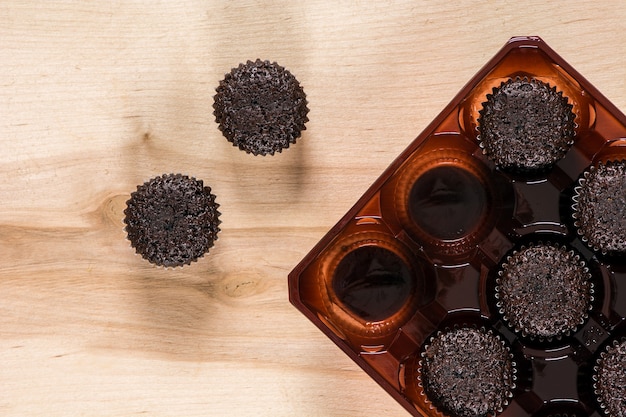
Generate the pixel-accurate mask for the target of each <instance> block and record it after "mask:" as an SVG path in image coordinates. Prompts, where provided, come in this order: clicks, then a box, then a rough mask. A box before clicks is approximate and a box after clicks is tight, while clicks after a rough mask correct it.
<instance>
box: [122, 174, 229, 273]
mask: <svg viewBox="0 0 626 417" xmlns="http://www.w3.org/2000/svg"><path fill="white" fill-rule="evenodd" d="M215 199H216V197H215V195H214V194H212V193H211V188H210V187H208V186H204V184H203V181H202V180H196V179H195V178H193V177H189V176H187V175H182V174H163V175H162V176H160V177H155V178H152V179H151V180H149V181H146V182H145V183H144V184H142V185H139V186H137V190H136V191H134V192H132V193H131V195H130V198H129V199H128V200H127V201H126V209H124V215H125V217H124V223H125V224H126V226H125V227H124V230H125V231H126V232H127V237H128V240H129V241H130V245H131V247H133V248H134V249H135V253H136V254H137V255H140V256H141V257H142V258H143V259H145V260H147V261H148V262H150V263H152V264H153V265H156V266H158V267H163V268H166V269H169V268H176V267H181V266H184V265H190V264H191V263H192V262H196V261H198V260H199V259H200V258H202V257H203V256H204V255H206V253H208V251H209V250H210V249H211V248H212V247H213V246H214V243H215V241H216V240H217V239H218V234H219V232H220V228H219V225H220V224H221V220H220V219H219V216H220V215H221V213H220V212H219V211H218V210H217V209H218V208H219V204H218V203H216V202H215ZM177 206H184V207H189V208H190V210H187V209H185V210H184V211H185V212H187V211H192V212H199V213H202V216H203V218H201V219H200V218H189V213H180V212H175V211H173V209H174V207H177ZM180 221H185V222H187V223H188V226H193V228H194V230H195V231H198V229H201V233H202V236H189V234H188V233H189V230H182V229H181V230H176V223H178V222H180ZM157 222H162V223H164V224H163V225H162V227H161V225H158V224H156V223H157ZM168 222H170V223H172V225H171V227H172V229H173V230H172V231H170V232H166V231H165V228H167V227H169V226H167V225H165V223H168ZM172 233H173V234H174V235H175V237H176V239H172V235H171V234H172ZM184 240H187V241H188V242H187V241H184Z"/></svg>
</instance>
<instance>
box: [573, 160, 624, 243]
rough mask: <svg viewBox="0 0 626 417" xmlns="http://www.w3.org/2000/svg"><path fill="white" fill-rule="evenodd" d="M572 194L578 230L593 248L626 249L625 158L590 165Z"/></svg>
mask: <svg viewBox="0 0 626 417" xmlns="http://www.w3.org/2000/svg"><path fill="white" fill-rule="evenodd" d="M579 184H580V186H579V187H576V195H575V196H574V205H573V209H574V213H573V216H574V219H575V222H574V224H575V226H576V228H577V229H578V234H580V235H581V237H582V240H583V241H584V242H586V243H587V245H589V247H591V248H592V249H593V250H595V251H598V252H602V253H603V254H606V253H624V252H626V161H624V160H622V161H610V162H606V163H600V164H598V165H597V166H591V167H590V168H589V169H588V170H587V171H586V172H585V173H584V174H583V176H582V177H581V179H580V180H579Z"/></svg>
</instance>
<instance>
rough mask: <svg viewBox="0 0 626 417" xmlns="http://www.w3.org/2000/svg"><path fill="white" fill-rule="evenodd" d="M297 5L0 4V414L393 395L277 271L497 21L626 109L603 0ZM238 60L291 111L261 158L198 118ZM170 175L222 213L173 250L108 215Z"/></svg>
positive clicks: (425, 117)
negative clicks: (275, 69) (303, 123)
mask: <svg viewBox="0 0 626 417" xmlns="http://www.w3.org/2000/svg"><path fill="white" fill-rule="evenodd" d="M296 3H298V2H292V1H273V2H260V1H251V0H248V1H236V2H226V1H224V2H219V1H192V0H188V1H180V2H173V1H172V2H144V1H128V2H117V1H116V2H73V1H61V2H56V4H54V5H53V3H52V2H28V1H5V2H3V3H2V5H0V41H1V43H0V45H1V47H0V141H1V142H0V143H1V148H0V149H1V152H0V176H1V178H2V185H1V186H0V256H1V259H2V262H1V264H0V415H2V416H81V415H85V416H132V415H148V416H255V417H256V416H272V417H275V416H325V417H326V416H350V417H354V416H383V415H384V416H407V415H408V413H407V412H406V411H404V409H402V408H401V407H400V406H399V405H398V404H396V403H395V401H394V400H392V399H391V397H389V396H388V395H387V394H386V393H385V392H384V391H383V390H382V389H381V388H380V387H378V386H377V385H376V384H375V383H374V382H373V381H372V380H370V378H369V377H367V376H366V374H365V373H364V372H362V371H361V370H360V369H359V368H358V367H357V366H356V365H355V364H354V363H352V362H351V361H350V360H349V359H348V358H347V357H346V356H345V355H344V354H343V353H341V351H340V350H339V349H338V348H337V347H336V346H335V345H333V344H332V342H330V341H329V340H328V339H327V338H326V337H325V336H324V335H323V334H322V333H321V332H319V331H318V330H317V329H316V328H315V327H314V326H313V325H312V324H311V323H310V322H308V321H307V320H306V319H305V318H304V316H302V315H301V314H299V313H298V311H296V310H295V308H293V307H292V306H291V305H290V304H289V302H288V298H287V274H288V273H289V272H290V270H291V269H292V268H293V267H294V266H295V265H296V264H297V263H298V262H299V261H300V260H301V259H302V258H303V257H304V255H305V254H306V253H307V252H308V251H309V250H310V249H311V248H312V247H313V245H314V244H315V243H316V242H317V241H318V240H319V239H320V238H321V237H322V236H323V235H324V234H325V233H326V231H327V230H328V229H329V228H330V227H331V226H332V225H333V224H334V223H335V222H336V221H337V220H338V219H339V218H340V217H341V216H342V215H343V214H344V213H345V212H346V211H347V210H348V209H349V208H350V207H351V206H352V204H353V203H354V202H355V201H356V200H357V198H358V197H359V196H360V195H361V194H362V193H363V192H364V191H365V190H366V189H367V187H368V186H369V185H370V184H371V183H372V182H373V181H374V180H375V179H376V178H377V176H378V175H379V174H380V173H381V172H382V171H383V170H384V168H386V167H387V165H389V163H390V162H391V161H392V160H393V159H394V158H395V157H396V156H397V155H398V154H399V153H400V152H401V151H402V150H403V149H404V148H405V147H406V146H407V145H408V144H409V142H410V141H411V140H412V139H413V138H414V137H415V136H417V134H419V132H420V131H421V130H422V129H423V128H424V127H425V126H426V125H427V124H428V122H429V121H430V120H431V119H433V118H434V117H435V116H436V115H437V114H438V113H439V112H440V111H441V110H442V109H443V107H444V106H445V105H446V104H447V103H448V102H449V101H450V100H451V99H452V97H453V96H454V95H455V94H456V93H457V92H458V90H459V89H460V88H461V87H462V86H463V85H464V84H465V83H466V81H468V80H469V78H470V77H471V76H472V75H473V74H474V73H475V72H476V71H478V69H480V68H481V67H482V65H483V64H484V63H486V62H487V60H489V59H490V58H491V57H492V56H493V55H494V54H495V53H496V52H497V51H498V50H499V49H500V47H501V46H502V45H503V44H504V43H505V42H506V41H507V40H508V39H509V38H510V37H511V36H514V35H539V36H541V37H542V38H543V39H544V40H545V41H546V42H547V43H548V44H549V45H550V46H551V47H552V48H554V49H555V50H556V51H557V52H558V53H559V54H561V55H562V56H563V57H564V58H565V59H566V60H567V61H568V62H569V63H571V64H572V65H573V66H574V67H575V68H576V69H577V70H578V71H579V72H581V73H582V74H583V75H584V76H585V77H586V78H587V79H589V80H590V81H591V82H592V83H593V84H594V85H595V86H596V87H598V89H599V90H600V91H602V92H603V93H604V94H605V95H606V96H607V97H608V98H609V99H610V100H611V101H613V102H614V103H615V104H616V105H617V106H618V107H619V108H621V109H626V82H625V81H624V80H626V30H624V29H625V26H626V23H624V22H626V8H623V7H622V6H623V5H622V2H620V1H604V2H601V3H600V2H598V3H597V4H592V2H588V3H589V5H585V4H583V3H584V2H569V1H568V2H565V1H561V2H546V1H544V0H529V1H527V2H524V3H523V4H519V3H518V2H512V1H511V2H499V1H486V2H475V1H460V2H451V1H450V2H441V1H398V2H393V3H390V4H384V3H383V2H364V1H351V2H342V3H341V4H336V3H337V2H334V1H322V0H313V1H307V2H306V3H305V2H301V3H302V4H300V5H298V4H296ZM256 58H262V59H268V60H272V61H277V62H278V63H279V64H281V65H283V66H285V67H287V68H288V69H289V70H290V71H291V72H292V73H293V74H294V75H295V76H296V77H297V78H298V79H299V81H300V82H301V84H302V86H303V87H304V89H305V92H306V93H307V96H308V100H309V108H310V109H311V111H310V113H309V116H310V122H309V123H308V124H307V130H306V131H305V132H304V135H303V136H302V138H300V139H299V140H298V143H297V144H296V145H295V146H293V147H291V148H290V149H288V150H286V151H285V152H283V153H282V154H278V155H276V156H273V157H254V156H252V155H247V154H245V153H244V152H241V151H239V150H238V149H236V148H234V147H232V146H231V144H230V143H228V142H227V141H226V140H225V139H224V138H223V137H222V135H221V133H220V132H219V131H218V129H217V125H216V123H215V121H214V117H213V115H212V104H213V95H214V93H215V88H216V86H217V84H218V82H219V81H220V80H221V79H222V78H223V76H224V74H225V73H226V72H228V71H230V69H231V68H232V67H235V66H237V65H238V64H239V63H240V62H245V61H246V60H248V59H256ZM170 172H172V173H177V172H180V173H184V174H188V175H192V176H195V177H196V178H200V179H203V180H204V181H205V183H206V184H207V185H209V186H211V187H212V189H213V192H214V193H215V194H216V195H217V201H218V202H219V204H220V205H221V208H220V209H221V211H222V213H223V214H222V216H221V219H222V221H223V223H222V231H221V233H220V235H219V240H218V241H217V244H216V246H215V247H214V248H213V249H211V251H210V253H209V254H208V255H207V256H205V257H204V258H202V259H201V260H200V261H199V262H197V263H194V264H192V265H191V266H186V267H184V268H178V269H165V268H158V267H153V266H152V265H150V264H149V263H147V262H146V261H144V260H143V259H142V258H141V257H140V256H138V255H136V254H135V253H134V251H133V250H132V249H131V248H130V245H129V243H128V241H127V239H126V235H125V232H124V224H123V217H124V214H123V210H124V208H125V205H126V200H127V199H128V198H129V196H130V193H131V192H132V191H134V190H135V187H136V186H137V185H139V184H141V183H143V182H145V181H147V180H148V179H150V178H152V177H154V176H157V175H161V174H163V173H170Z"/></svg>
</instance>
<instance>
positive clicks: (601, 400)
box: [592, 337, 626, 417]
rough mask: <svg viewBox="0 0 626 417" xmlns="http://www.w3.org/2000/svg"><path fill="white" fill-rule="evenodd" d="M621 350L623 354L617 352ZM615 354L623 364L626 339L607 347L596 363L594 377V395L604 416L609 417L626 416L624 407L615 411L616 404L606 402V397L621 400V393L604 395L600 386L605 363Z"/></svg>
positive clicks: (614, 341) (618, 340) (625, 352)
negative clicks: (601, 372)
mask: <svg viewBox="0 0 626 417" xmlns="http://www.w3.org/2000/svg"><path fill="white" fill-rule="evenodd" d="M619 349H623V353H620V352H616V351H618V350H619ZM613 353H616V354H617V355H620V357H621V359H622V362H623V360H624V358H623V357H624V356H626V337H622V338H619V339H616V340H613V342H612V343H611V344H609V345H608V346H606V347H605V348H604V350H603V351H602V352H601V353H600V355H599V357H598V358H597V359H596V363H595V365H594V367H593V376H592V380H593V393H594V395H595V397H596V401H597V402H598V405H599V406H600V409H601V410H602V412H603V414H604V415H606V416H608V417H613V416H622V415H626V409H624V407H622V409H620V410H615V409H613V405H614V404H607V402H606V401H605V399H606V397H609V398H610V399H613V400H616V399H618V400H619V393H617V395H616V393H603V392H602V388H601V387H600V386H599V385H600V383H601V382H602V381H600V375H599V373H600V371H601V368H602V366H603V362H604V361H606V360H607V358H608V357H609V355H611V354H613ZM622 371H623V368H622ZM603 394H606V395H603ZM622 403H623V398H622Z"/></svg>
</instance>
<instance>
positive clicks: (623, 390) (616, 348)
mask: <svg viewBox="0 0 626 417" xmlns="http://www.w3.org/2000/svg"><path fill="white" fill-rule="evenodd" d="M593 380H594V383H593V388H594V392H595V394H596V397H597V400H598V404H600V408H601V409H602V411H603V412H604V414H605V415H607V416H609V417H625V416H626V340H622V341H617V340H616V341H614V342H613V343H612V344H611V345H610V346H608V347H607V348H606V349H605V351H604V352H602V353H601V354H600V358H599V359H598V361H597V364H596V366H595V367H594V376H593Z"/></svg>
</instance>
